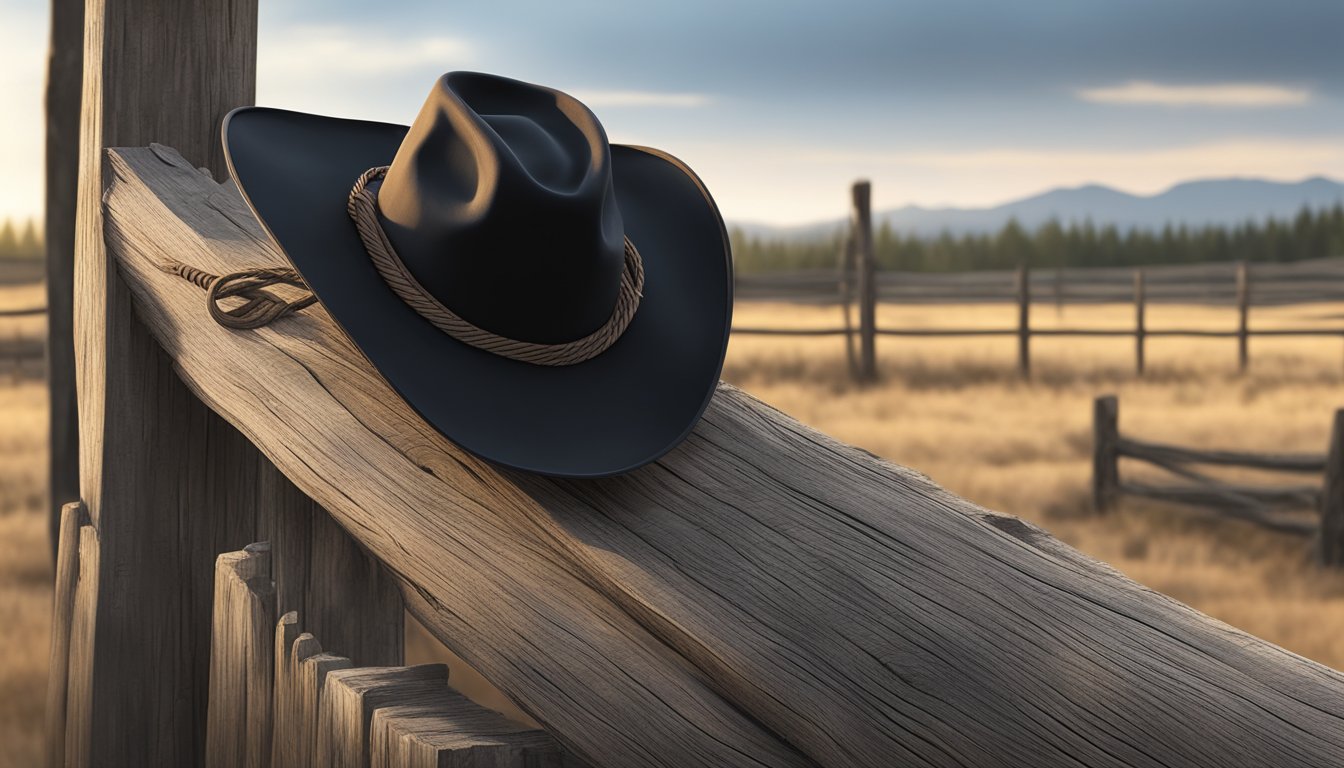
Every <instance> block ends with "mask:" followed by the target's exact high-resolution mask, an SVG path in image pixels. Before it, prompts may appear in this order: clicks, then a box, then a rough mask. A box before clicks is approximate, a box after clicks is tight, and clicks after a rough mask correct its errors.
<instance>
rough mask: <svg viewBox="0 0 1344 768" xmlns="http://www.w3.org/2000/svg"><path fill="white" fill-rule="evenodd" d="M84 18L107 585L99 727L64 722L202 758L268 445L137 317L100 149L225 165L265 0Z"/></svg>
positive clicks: (91, 639) (89, 656) (102, 749)
mask: <svg viewBox="0 0 1344 768" xmlns="http://www.w3.org/2000/svg"><path fill="white" fill-rule="evenodd" d="M84 18H85V25H84V32H85V34H84V73H83V78H82V97H81V124H80V145H79V146H80V150H79V185H78V204H77V225H76V238H75V303H74V315H75V322H74V327H75V336H76V339H75V360H76V379H77V394H78V399H79V459H80V467H79V475H80V493H79V496H80V498H81V499H83V501H84V503H85V504H86V505H87V507H88V511H89V516H90V519H91V521H92V527H93V528H94V529H96V530H97V532H98V533H97V559H96V561H94V562H96V563H97V567H98V568H99V569H100V571H101V572H100V574H99V575H98V578H97V579H90V580H89V581H88V583H89V584H96V590H97V592H96V594H94V595H92V596H90V600H89V601H88V602H84V601H78V600H77V609H83V610H82V611H81V612H80V613H79V614H78V615H76V616H75V631H76V632H79V633H81V636H82V637H85V638H86V639H87V640H88V642H87V643H72V646H71V651H72V653H71V668H72V670H73V669H75V668H78V669H79V670H80V677H79V678H76V677H75V676H74V675H72V677H71V682H72V689H71V692H70V701H71V703H72V704H73V705H76V706H78V707H79V708H80V712H79V714H80V717H79V718H73V717H72V718H69V720H68V722H67V729H69V728H71V727H75V726H78V727H79V728H81V729H84V731H85V732H83V733H78V734H67V735H68V736H69V737H70V739H73V740H74V741H75V743H76V744H77V745H78V746H79V749H78V750H76V751H74V752H68V753H67V760H74V761H75V762H74V764H75V765H81V766H82V765H91V764H96V765H118V766H119V765H175V766H176V765H195V764H199V763H200V762H202V759H203V757H204V755H203V751H204V746H205V743H204V742H205V719H206V718H205V715H206V694H207V683H206V681H207V678H208V670H209V658H210V656H209V636H210V617H209V606H210V598H211V595H212V592H213V586H212V582H213V578H212V564H213V562H214V558H215V556H216V555H217V554H218V553H220V552H225V551H229V550H234V549H238V548H239V547H242V546H244V545H245V544H247V543H248V542H250V541H255V540H256V539H255V537H254V536H253V533H254V529H255V522H254V521H255V515H256V509H257V506H256V504H255V503H254V501H255V499H254V497H253V495H252V494H244V493H239V492H238V491H239V489H247V488H250V487H255V483H254V481H255V477H256V472H257V467H258V466H260V460H259V457H258V456H257V454H256V452H255V450H253V449H252V448H251V447H250V446H249V445H248V443H247V441H246V440H243V439H242V438H241V437H240V436H239V435H238V434H237V432H236V430H233V429H231V428H230V427H229V426H228V425H227V424H226V423H225V422H223V421H222V420H221V419H219V418H218V417H217V416H215V415H214V414H212V413H211V412H210V411H209V410H208V409H206V408H205V407H204V406H202V405H201V404H200V403H199V402H198V401H197V400H196V399H195V398H194V397H192V395H191V394H190V393H189V392H188V391H187V390H186V388H184V387H183V386H181V384H180V382H179V381H178V380H177V379H176V377H175V376H174V375H173V372H172V369H171V361H170V360H169V359H168V358H167V357H166V356H165V355H163V354H162V352H161V351H160V349H159V348H158V346H157V345H156V344H155V343H154V342H153V340H152V339H151V338H150V337H149V336H148V334H147V333H146V332H145V330H144V328H143V327H142V326H140V324H139V323H138V321H136V320H135V318H134V316H133V313H132V307H131V300H130V295H129V293H127V291H126V287H125V285H124V284H123V283H122V282H121V280H120V278H119V277H118V276H117V274H116V271H115V268H114V267H112V265H111V264H110V263H109V262H108V259H107V255H106V253H105V250H104V241H103V221H102V196H103V192H104V190H105V184H104V181H105V179H104V175H103V161H104V156H103V149H104V148H105V147H107V146H112V145H116V144H121V143H126V142H132V143H137V144H143V143H147V142H149V141H153V140H160V141H162V140H167V141H172V142H174V143H176V144H177V145H178V146H180V147H181V148H182V150H183V151H185V152H187V154H188V155H190V156H191V157H192V158H193V159H195V160H196V162H197V163H199V164H203V165H206V166H209V167H211V168H212V169H214V170H215V171H216V172H217V173H222V172H223V170H224V167H225V164H224V162H223V155H222V150H221V148H220V146H219V141H218V138H217V137H218V126H219V121H220V119H221V118H222V117H223V115H224V114H225V113H226V112H227V111H228V110H229V109H231V108H233V107H237V106H240V105H244V104H250V103H252V101H253V95H254V83H255V60H256V2H255V0H230V1H229V2H224V3H180V2H177V1H176V0H89V1H88V2H87V3H86V5H85V13H84ZM168 104H172V105H174V106H173V107H172V108H171V109H168V108H165V105H168ZM249 484H252V485H249ZM81 570H83V569H82V568H81ZM84 583H85V580H84V579H83V578H82V577H81V585H83V584H84ZM81 627H82V628H81ZM76 682H78V683H79V684H80V685H81V686H82V687H81V688H80V689H79V691H78V695H76V691H75V689H74V687H73V686H74V684H75V683H76ZM70 739H68V741H69V740H70Z"/></svg>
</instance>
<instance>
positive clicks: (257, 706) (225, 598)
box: [205, 542, 275, 768]
mask: <svg viewBox="0 0 1344 768" xmlns="http://www.w3.org/2000/svg"><path fill="white" fill-rule="evenodd" d="M212 623H213V631H212V632H211V637H210V709H209V724H208V726H207V730H206V751H205V764H206V766H208V767H209V768H244V766H249V767H251V766H264V765H267V764H268V763H269V762H270V759H271V724H272V723H273V721H274V720H273V717H272V713H271V705H272V701H273V698H272V697H273V696H274V687H275V667H274V655H273V654H272V653H271V642H272V638H273V636H274V633H275V582H273V581H271V546H270V544H267V543H264V542H263V543H259V544H249V545H247V546H246V547H245V548H243V550H242V551H240V552H226V553H224V554H222V555H220V556H219V558H218V559H216V560H215V598H214V611H213V618H212Z"/></svg>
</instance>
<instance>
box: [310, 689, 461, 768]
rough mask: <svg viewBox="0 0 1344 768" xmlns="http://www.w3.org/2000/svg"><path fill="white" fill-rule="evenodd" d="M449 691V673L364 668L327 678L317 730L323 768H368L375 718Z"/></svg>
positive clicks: (319, 756)
mask: <svg viewBox="0 0 1344 768" xmlns="http://www.w3.org/2000/svg"><path fill="white" fill-rule="evenodd" d="M447 690H448V667H447V666H445V665H443V664H420V665H417V666H413V667H360V668H356V669H338V670H335V671H333V672H330V673H328V675H327V684H326V687H325V688H324V689H323V691H322V705H321V712H320V713H319V716H318V724H317V764H318V765H325V766H330V768H368V766H369V725H370V723H371V722H372V721H373V713H374V712H375V711H377V710H378V709H381V708H383V707H389V706H393V705H396V704H399V703H404V702H406V701H408V700H409V699H410V698H411V697H414V696H422V695H425V694H437V693H443V692H445V691H447Z"/></svg>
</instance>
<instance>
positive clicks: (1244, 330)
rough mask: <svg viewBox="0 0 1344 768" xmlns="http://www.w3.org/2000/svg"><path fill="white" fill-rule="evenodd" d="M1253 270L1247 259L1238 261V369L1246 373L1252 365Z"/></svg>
mask: <svg viewBox="0 0 1344 768" xmlns="http://www.w3.org/2000/svg"><path fill="white" fill-rule="evenodd" d="M1250 316H1251V270H1250V268H1249V266H1247V264H1246V262H1245V261H1238V262H1237V370H1238V371H1240V372H1242V373H1245V372H1246V369H1247V368H1248V367H1249V365H1250V357H1251V356H1250V339H1251V333H1250Z"/></svg>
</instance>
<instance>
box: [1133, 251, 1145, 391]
mask: <svg viewBox="0 0 1344 768" xmlns="http://www.w3.org/2000/svg"><path fill="white" fill-rule="evenodd" d="M1146 300H1147V297H1146V296H1145V290H1144V284H1143V270H1142V269H1136V270H1134V371H1135V373H1137V374H1138V375H1140V376H1142V375H1143V342H1144V339H1145V337H1146V336H1147V333H1148V331H1147V327H1146V326H1145V323H1144V320H1145V318H1144V312H1145V309H1146Z"/></svg>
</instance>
